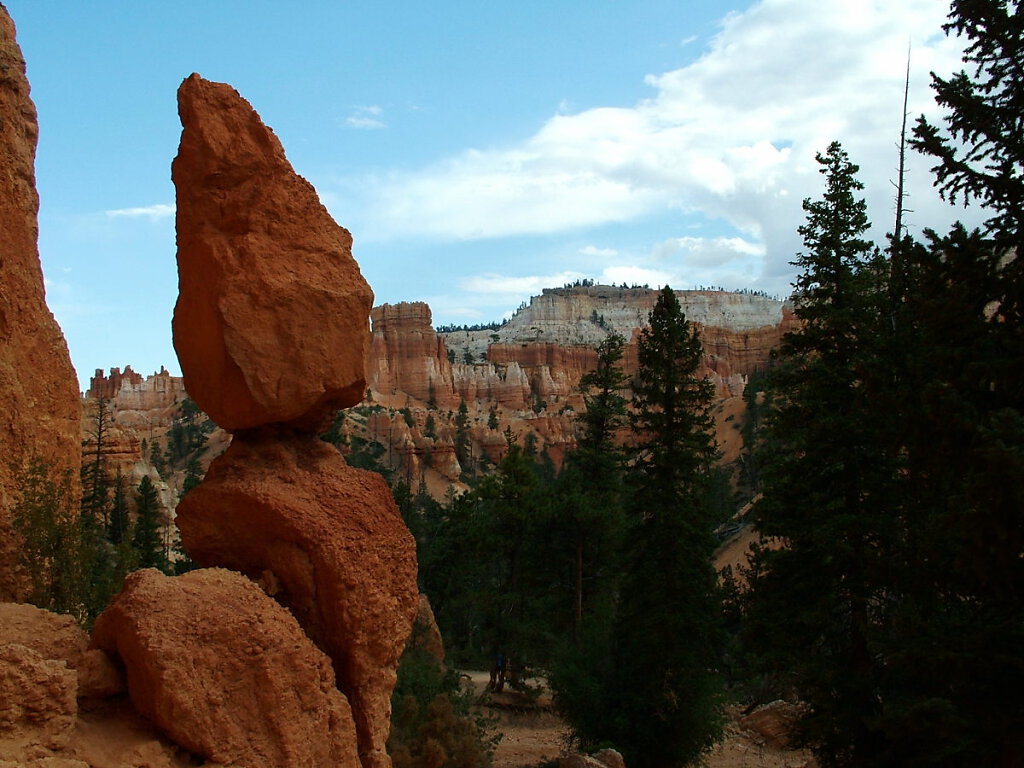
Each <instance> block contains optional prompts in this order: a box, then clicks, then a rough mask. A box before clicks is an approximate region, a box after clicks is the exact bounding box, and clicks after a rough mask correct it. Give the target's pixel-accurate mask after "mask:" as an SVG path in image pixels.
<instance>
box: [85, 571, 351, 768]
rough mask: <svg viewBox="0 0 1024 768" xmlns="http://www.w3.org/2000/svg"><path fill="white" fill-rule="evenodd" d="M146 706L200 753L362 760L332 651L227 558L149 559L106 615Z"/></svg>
mask: <svg viewBox="0 0 1024 768" xmlns="http://www.w3.org/2000/svg"><path fill="white" fill-rule="evenodd" d="M93 639H94V641H95V642H96V643H97V644H98V645H99V646H100V647H101V648H104V649H105V650H107V651H108V652H110V653H116V654H117V655H118V656H119V657H120V658H121V659H122V660H123V661H124V664H125V667H126V669H127V675H128V691H129V694H130V695H131V699H132V702H133V703H134V704H135V706H136V708H138V710H139V711H140V712H142V713H143V714H144V715H146V717H148V718H149V719H151V720H152V721H153V722H154V723H156V724H157V726H158V727H159V728H160V729H161V730H163V731H164V732H165V733H167V734H168V735H169V736H170V737H171V738H172V739H174V741H175V742H177V743H178V744H181V745H182V746H184V747H186V748H187V749H189V750H191V751H192V752H194V753H196V754H198V755H201V756H203V757H204V758H206V759H208V760H211V761H213V762H217V763H219V764H221V765H224V766H238V768H284V767H286V766H295V767H296V768H297V767H298V766H309V767H311V768H335V766H338V767H339V768H356V766H358V759H357V757H356V744H355V732H354V728H353V725H352V714H351V710H350V708H349V705H348V702H347V701H346V700H345V698H344V697H343V696H342V695H341V694H340V693H339V692H338V690H337V688H335V685H334V671H333V670H332V668H331V664H330V662H329V661H328V660H327V658H326V657H325V656H324V655H323V654H322V653H321V652H320V651H318V650H317V649H316V648H315V647H314V646H313V644H312V643H310V642H309V640H308V638H307V637H306V636H305V635H304V634H303V632H302V629H301V628H300V627H299V625H298V623H297V622H296V621H295V618H294V617H293V616H292V615H291V614H289V613H288V611H286V610H285V609H284V608H282V607H281V606H279V605H278V604H277V603H276V602H274V601H273V600H271V599H270V598H269V597H267V596H266V595H265V594H264V593H263V592H262V591H261V590H260V588H259V587H257V586H256V585H255V584H253V583H252V582H251V581H249V580H247V579H245V578H244V577H242V576H240V575H239V574H236V573H231V572H229V571H224V570H220V569H211V570H200V571H192V572H190V573H187V574H185V575H184V576H178V577H176V578H170V577H167V576H164V575H163V574H161V573H160V572H159V571H156V570H153V569H146V570H143V571H136V572H135V573H132V574H130V575H129V576H128V578H127V580H126V581H125V586H124V590H123V591H122V592H121V594H120V595H118V597H117V598H116V599H115V600H114V602H113V603H112V604H111V606H110V607H109V608H108V609H107V610H106V611H104V612H103V613H102V614H101V615H100V617H99V619H97V621H96V627H95V630H94V632H93Z"/></svg>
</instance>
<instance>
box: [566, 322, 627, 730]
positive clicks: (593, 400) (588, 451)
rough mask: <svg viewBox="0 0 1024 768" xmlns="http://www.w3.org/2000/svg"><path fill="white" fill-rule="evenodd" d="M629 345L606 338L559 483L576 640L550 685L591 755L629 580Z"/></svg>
mask: <svg viewBox="0 0 1024 768" xmlns="http://www.w3.org/2000/svg"><path fill="white" fill-rule="evenodd" d="M624 346H625V339H624V338H623V337H622V336H621V335H618V334H611V335H609V336H608V337H606V338H605V339H604V340H603V341H602V342H601V343H600V344H599V345H598V348H597V366H596V367H595V369H594V370H592V371H590V372H588V373H587V374H585V375H584V376H583V377H582V379H581V380H580V389H581V390H582V391H583V392H584V393H585V394H584V401H585V404H586V411H585V412H584V413H582V414H581V415H580V416H579V418H578V423H579V424H580V426H581V433H580V435H579V438H578V439H577V444H576V449H575V450H574V451H572V452H571V453H569V454H568V455H567V456H566V461H565V465H564V467H563V470H562V473H561V474H560V475H559V477H558V481H557V486H556V490H557V493H556V504H557V505H558V508H559V514H558V523H559V525H558V526H557V527H553V530H552V531H551V537H552V538H555V537H560V538H561V539H562V540H564V542H565V545H564V546H563V550H564V554H563V555H562V557H561V558H560V559H561V560H563V561H564V560H569V561H570V563H571V567H570V568H566V569H564V570H565V571H567V572H568V573H569V574H570V576H571V583H570V586H569V590H568V591H569V594H571V596H572V636H571V639H567V640H566V642H565V643H564V644H563V648H562V649H560V652H559V653H558V654H557V656H556V659H555V662H554V664H553V667H552V670H551V674H550V675H549V684H550V685H551V687H552V690H553V692H554V696H555V702H556V704H557V705H558V707H559V710H560V711H561V712H562V714H563V716H564V717H565V718H566V720H567V721H568V722H569V724H570V726H571V727H572V729H573V733H574V736H575V738H576V740H577V741H578V742H579V743H580V745H581V747H583V748H584V749H585V750H590V749H593V748H596V746H597V744H599V743H600V741H601V739H602V738H603V737H604V735H605V734H604V732H603V720H604V715H605V712H604V710H603V708H602V705H601V701H600V696H599V695H598V693H597V692H598V691H599V689H600V685H601V684H602V682H603V680H604V678H605V676H606V675H607V670H608V669H609V668H610V665H611V658H610V653H611V639H612V629H613V625H614V615H615V613H614V611H615V600H616V597H617V595H618V592H619V585H620V581H621V569H622V549H623V541H624V535H625V529H626V516H625V514H624V510H623V483H624V479H623V474H624V473H623V468H624V462H625V456H624V454H623V451H622V450H621V449H620V448H619V447H618V445H617V444H616V439H617V433H618V431H619V429H620V428H622V427H624V426H625V425H626V423H627V419H626V398H625V397H624V396H623V395H622V391H623V390H624V389H625V388H626V387H627V386H628V380H627V377H626V375H625V374H624V373H623V371H622V368H621V363H622V356H623V348H624ZM567 556H568V557H567Z"/></svg>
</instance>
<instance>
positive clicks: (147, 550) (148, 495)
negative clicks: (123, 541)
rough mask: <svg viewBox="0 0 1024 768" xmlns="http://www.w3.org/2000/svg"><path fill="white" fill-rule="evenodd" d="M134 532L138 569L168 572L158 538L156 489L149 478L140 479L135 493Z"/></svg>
mask: <svg viewBox="0 0 1024 768" xmlns="http://www.w3.org/2000/svg"><path fill="white" fill-rule="evenodd" d="M135 514H136V519H135V531H134V535H133V537H132V545H133V547H134V548H135V551H136V552H137V553H138V558H139V567H140V568H158V569H160V570H162V571H164V572H167V571H168V570H169V567H168V563H167V556H166V553H165V552H164V546H163V541H162V539H161V536H160V507H159V503H158V501H157V494H156V488H155V487H154V485H153V481H152V480H150V479H149V476H148V475H147V476H146V477H143V478H142V481H141V482H140V483H139V487H138V490H137V491H136V493H135Z"/></svg>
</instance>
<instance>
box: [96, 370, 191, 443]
mask: <svg viewBox="0 0 1024 768" xmlns="http://www.w3.org/2000/svg"><path fill="white" fill-rule="evenodd" d="M85 396H86V398H87V399H93V400H96V399H99V398H103V399H105V400H107V401H108V404H109V406H110V412H111V416H112V417H113V419H114V421H115V422H116V423H118V424H121V425H124V426H127V427H137V428H151V427H156V426H160V427H169V426H170V424H171V414H172V412H173V410H174V406H175V405H177V404H178V403H180V402H181V401H182V400H184V399H185V397H187V393H186V392H185V381H184V379H183V378H182V377H181V376H171V374H170V373H169V372H168V371H167V369H166V368H164V367H162V366H161V368H160V370H159V371H157V372H156V373H154V374H152V375H151V376H146V377H143V376H142V375H141V374H138V373H136V372H135V371H133V370H132V367H131V366H130V365H128V366H125V369H124V371H123V372H122V371H121V369H120V368H111V369H110V375H109V376H107V375H106V374H104V373H103V371H102V370H101V369H97V370H96V375H95V376H93V377H92V378H90V379H89V389H88V390H87V391H86V393H85Z"/></svg>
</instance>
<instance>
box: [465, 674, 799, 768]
mask: <svg viewBox="0 0 1024 768" xmlns="http://www.w3.org/2000/svg"><path fill="white" fill-rule="evenodd" d="M467 675H468V678H469V682H470V683H471V684H472V686H473V688H474V690H475V691H476V692H477V693H478V694H483V693H484V692H485V691H486V687H487V681H488V676H487V673H486V672H470V673H467ZM484 701H485V703H484V705H483V706H482V712H483V714H485V715H487V716H488V717H490V718H493V719H494V730H495V731H496V732H497V733H500V734H501V736H502V738H501V741H499V742H498V745H497V747H496V748H495V750H494V768H534V767H535V766H539V765H542V764H544V763H548V762H550V761H553V760H557V759H558V758H559V756H561V755H564V754H566V752H567V751H568V749H569V746H568V733H569V731H568V728H567V727H566V725H565V723H564V722H562V720H561V719H560V718H559V717H558V716H557V715H556V714H555V713H554V712H553V710H552V708H551V699H550V697H549V696H548V695H547V694H546V693H542V694H541V696H540V697H539V698H538V699H537V700H536V701H531V700H530V699H529V698H527V697H525V696H521V695H519V694H517V693H514V692H508V691H506V692H505V693H502V694H497V695H495V694H491V695H489V696H488V697H487V698H486V699H485V700H484ZM732 714H734V716H733V717H730V720H729V723H728V725H727V727H726V736H725V740H724V741H723V742H722V743H721V744H719V745H718V746H716V747H715V748H714V749H713V750H712V751H711V753H710V754H709V755H708V757H707V768H812V766H813V765H814V763H813V762H811V756H810V754H809V753H808V752H806V751H804V750H792V749H781V748H779V747H776V746H773V745H772V744H770V743H769V742H768V740H767V739H765V737H764V736H762V735H761V734H759V733H757V732H755V731H753V730H750V729H747V728H745V727H743V726H742V725H741V724H740V722H739V715H738V713H732Z"/></svg>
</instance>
